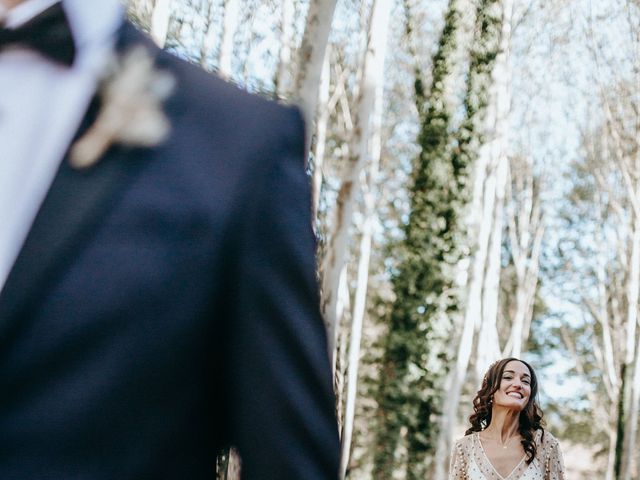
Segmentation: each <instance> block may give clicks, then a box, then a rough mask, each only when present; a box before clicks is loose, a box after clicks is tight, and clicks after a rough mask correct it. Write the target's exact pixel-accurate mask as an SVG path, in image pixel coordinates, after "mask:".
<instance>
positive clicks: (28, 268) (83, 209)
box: [0, 22, 149, 340]
mask: <svg viewBox="0 0 640 480" xmlns="http://www.w3.org/2000/svg"><path fill="white" fill-rule="evenodd" d="M140 42H141V43H145V44H147V45H149V44H148V41H147V40H146V39H145V38H144V37H143V36H142V35H140V34H139V33H138V32H137V31H136V30H135V29H134V28H133V27H132V26H131V25H130V24H129V23H127V22H125V24H124V25H123V28H122V29H121V31H120V33H119V41H118V43H117V48H116V49H117V51H120V52H122V51H124V50H125V49H127V48H128V47H130V46H131V45H132V44H134V43H140ZM95 103H96V102H94V107H96V105H95ZM94 118H95V108H91V107H90V109H89V111H88V112H87V115H86V117H85V119H84V121H83V124H82V126H81V128H80V130H79V131H80V132H82V131H83V130H84V129H86V128H87V127H88V126H89V125H90V124H91V123H92V122H93V119H94ZM148 154H149V151H148V150H142V149H124V148H121V147H117V146H114V147H112V148H111V149H110V150H109V151H108V152H107V154H106V155H105V157H104V158H102V159H101V160H100V161H99V163H98V164H97V165H95V166H93V167H91V168H89V169H87V170H75V169H73V168H71V167H70V166H69V163H68V161H67V160H66V159H65V160H64V161H63V162H62V163H61V166H60V168H59V170H58V173H57V174H56V177H55V179H54V181H53V183H52V185H51V188H50V189H49V192H48V193H47V196H46V197H45V199H44V202H43V204H42V205H41V207H40V210H39V211H38V214H37V216H36V218H35V220H34V223H33V225H32V227H31V230H30V232H29V234H28V236H27V239H26V240H25V243H24V245H23V247H22V250H21V251H20V253H19V255H18V258H17V259H16V262H15V263H14V265H13V268H12V270H11V272H10V274H9V277H8V278H7V281H6V283H5V286H4V288H3V289H2V291H0V339H3V340H4V339H6V334H7V333H8V332H7V331H6V330H5V328H6V327H8V326H10V325H7V323H9V324H10V323H11V321H10V319H12V318H14V319H15V318H16V317H22V316H24V315H26V314H28V311H29V308H30V307H33V306H34V304H35V303H36V302H35V300H37V299H38V298H40V296H41V294H42V292H43V291H44V290H46V289H47V287H48V286H49V284H50V282H53V281H54V280H55V277H56V276H57V273H58V272H59V270H60V269H61V268H63V267H64V266H65V265H66V264H67V263H68V262H69V261H70V260H71V259H72V258H73V256H74V253H75V252H76V251H77V250H79V249H80V248H82V245H83V242H85V241H86V240H87V239H88V238H89V237H90V236H91V235H92V233H93V232H94V231H95V230H96V229H97V228H98V226H99V224H100V223H101V221H102V219H103V218H104V216H105V215H106V214H107V213H108V212H109V210H110V209H111V207H112V206H113V205H114V204H115V203H116V202H117V200H118V198H119V195H118V193H119V192H122V190H124V189H125V188H126V186H127V185H128V184H129V183H130V181H131V180H132V179H133V178H134V177H135V174H136V173H137V171H138V170H139V168H141V166H142V165H143V164H144V163H145V162H144V157H145V156H147V155H148Z"/></svg>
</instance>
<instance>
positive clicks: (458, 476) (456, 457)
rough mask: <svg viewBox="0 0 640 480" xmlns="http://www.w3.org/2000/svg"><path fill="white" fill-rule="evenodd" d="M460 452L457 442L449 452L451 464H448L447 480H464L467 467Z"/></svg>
mask: <svg viewBox="0 0 640 480" xmlns="http://www.w3.org/2000/svg"><path fill="white" fill-rule="evenodd" d="M464 458H465V457H464V453H463V451H462V444H461V442H460V441H457V442H456V444H455V445H454V446H453V449H452V450H451V463H450V464H449V480H465V479H466V471H467V465H466V461H465V459H464Z"/></svg>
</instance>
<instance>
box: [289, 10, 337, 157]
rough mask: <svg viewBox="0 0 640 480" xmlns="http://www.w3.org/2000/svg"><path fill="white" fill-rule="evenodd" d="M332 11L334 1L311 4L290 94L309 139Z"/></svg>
mask: <svg viewBox="0 0 640 480" xmlns="http://www.w3.org/2000/svg"><path fill="white" fill-rule="evenodd" d="M335 7H336V0H311V2H310V5H309V12H308V14H307V21H306V25H305V29H304V34H303V36H302V44H301V45H300V50H299V51H298V60H297V65H296V75H295V79H294V82H293V94H294V96H295V97H297V98H298V100H299V102H300V105H301V107H302V110H303V112H304V116H305V120H306V123H307V134H308V135H310V132H311V131H312V125H313V119H314V116H315V114H316V106H317V101H318V88H319V86H320V77H321V73H322V65H323V61H324V57H325V50H326V49H327V43H328V41H329V33H330V31H331V22H332V20H333V13H334V11H335ZM307 144H308V142H307Z"/></svg>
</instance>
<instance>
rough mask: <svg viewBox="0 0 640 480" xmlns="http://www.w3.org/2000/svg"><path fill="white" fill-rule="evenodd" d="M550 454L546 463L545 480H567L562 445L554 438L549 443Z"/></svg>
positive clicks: (548, 453)
mask: <svg viewBox="0 0 640 480" xmlns="http://www.w3.org/2000/svg"><path fill="white" fill-rule="evenodd" d="M547 448H548V452H547V455H546V461H545V472H544V479H545V480H566V475H565V473H564V460H563V458H562V452H561V451H560V444H559V443H558V441H557V440H556V439H555V438H554V439H553V440H552V441H551V442H549V446H548V447H547Z"/></svg>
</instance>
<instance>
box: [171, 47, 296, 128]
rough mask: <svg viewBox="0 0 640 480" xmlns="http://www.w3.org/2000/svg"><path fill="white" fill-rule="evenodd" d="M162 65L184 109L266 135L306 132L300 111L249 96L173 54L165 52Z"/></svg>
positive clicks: (269, 100)
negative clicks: (172, 82)
mask: <svg viewBox="0 0 640 480" xmlns="http://www.w3.org/2000/svg"><path fill="white" fill-rule="evenodd" d="M162 57H163V60H162V64H163V66H165V67H166V68H168V70H169V71H170V73H172V74H173V75H174V77H175V80H176V93H177V96H179V97H180V99H181V100H182V102H183V103H184V105H188V108H189V109H191V110H192V111H193V112H194V113H199V114H200V115H201V116H203V115H204V116H206V115H207V114H215V113H218V114H220V113H224V115H218V116H217V122H225V123H229V124H233V125H240V124H241V125H242V126H243V129H245V130H246V129H251V128H252V127H254V128H256V129H259V130H260V131H261V132H264V133H265V134H269V132H271V133H275V132H280V133H281V132H282V131H283V130H285V131H286V130H291V131H300V130H301V129H303V128H304V123H303V120H302V115H301V113H300V111H299V108H298V107H296V106H292V105H284V104H282V103H280V102H278V101H275V100H272V99H267V98H264V97H261V96H260V95H257V94H254V93H249V92H247V91H246V90H244V89H242V88H241V87H239V86H237V85H235V84H233V83H231V82H229V81H226V80H224V79H222V78H220V77H219V76H218V75H216V74H214V73H211V72H207V71H205V70H204V69H202V68H201V67H199V66H197V65H194V64H192V63H189V62H188V61H186V60H184V59H181V58H179V57H177V56H175V55H173V54H170V53H167V52H163V54H162Z"/></svg>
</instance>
